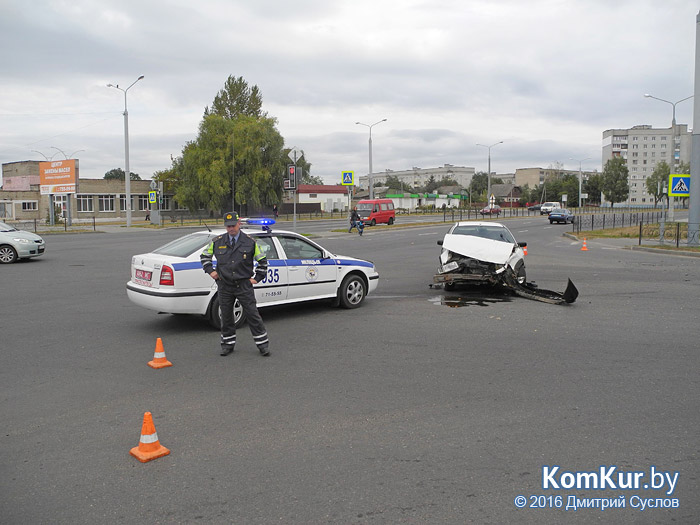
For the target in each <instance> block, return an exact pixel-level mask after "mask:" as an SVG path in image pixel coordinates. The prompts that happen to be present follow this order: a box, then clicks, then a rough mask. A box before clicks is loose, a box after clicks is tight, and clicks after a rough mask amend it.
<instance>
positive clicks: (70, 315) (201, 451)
mask: <svg viewBox="0 0 700 525" xmlns="http://www.w3.org/2000/svg"><path fill="white" fill-rule="evenodd" d="M537 219H538V218H529V219H514V220H509V221H508V225H509V227H511V230H512V231H513V232H514V234H515V235H516V237H517V238H518V239H519V240H524V241H527V242H528V256H527V258H526V264H527V270H528V279H529V280H533V281H536V282H537V284H538V285H539V286H541V287H543V288H549V289H554V290H563V288H564V286H565V284H566V279H567V278H568V277H570V278H571V279H572V280H573V281H574V282H575V284H576V285H577V287H578V289H579V291H580V296H579V300H578V301H577V302H576V303H574V304H573V305H569V306H554V305H549V304H544V303H537V302H533V301H528V300H526V299H522V298H517V297H511V296H508V295H503V294H499V293H483V292H473V291H461V292H459V293H457V292H450V293H447V292H444V291H442V290H438V289H432V288H430V287H429V286H428V285H429V283H430V282H431V278H432V274H433V272H434V270H435V267H436V265H437V256H438V252H439V248H438V247H437V245H436V241H437V240H438V239H441V238H442V235H443V234H444V233H445V231H446V229H447V226H448V225H444V226H443V225H440V226H419V227H415V228H405V229H392V230H387V229H386V228H384V229H382V228H376V229H371V228H370V229H367V230H366V233H365V235H364V236H363V237H359V236H357V235H355V234H353V235H347V234H344V233H329V232H326V233H320V232H319V235H320V238H319V239H318V241H319V242H320V243H321V244H323V245H324V246H325V247H327V248H329V249H330V250H332V251H335V252H337V253H341V254H346V255H353V256H358V257H362V258H367V259H371V260H373V261H374V262H375V263H376V264H377V267H378V269H379V272H380V283H379V287H378V290H377V293H376V294H375V295H373V296H370V297H369V298H368V299H367V300H366V302H365V304H364V305H363V307H362V308H359V309H357V310H342V309H334V308H331V307H329V306H328V305H327V304H326V303H313V304H306V305H302V306H298V305H297V306H286V307H273V308H266V309H263V310H262V314H263V318H264V319H265V322H266V324H267V329H268V332H269V333H270V339H271V350H272V356H271V357H269V358H262V357H260V356H259V355H258V353H257V350H256V349H255V347H254V345H253V342H252V338H251V336H250V332H249V331H248V329H247V327H244V328H243V329H242V331H241V332H240V335H239V343H238V345H237V348H236V352H235V354H234V355H232V356H230V357H227V358H222V357H220V356H219V355H218V351H217V347H218V334H217V333H216V332H215V331H213V330H212V329H211V328H210V327H209V326H208V325H207V324H206V323H205V322H204V321H203V320H202V319H199V318H196V317H190V316H172V315H158V314H156V313H154V312H150V311H146V310H142V309H139V308H137V307H135V306H132V305H131V304H130V302H129V301H128V300H127V298H126V293H125V282H126V281H127V280H128V272H129V262H130V258H131V255H132V254H136V253H141V252H144V251H148V250H149V249H151V248H154V247H156V246H158V245H160V244H164V243H165V242H167V241H169V240H171V239H173V238H176V237H179V236H180V235H182V233H183V231H184V230H177V229H172V230H164V231H157V232H154V231H129V232H127V231H120V232H116V233H108V234H107V233H103V234H100V233H96V234H66V235H50V236H47V252H46V255H45V256H44V257H42V258H40V259H37V260H33V261H29V262H20V263H17V264H13V265H5V266H2V267H0V285H1V287H0V289H2V291H3V301H2V305H1V306H0V319H1V323H0V328H1V335H0V347H1V348H2V350H1V352H2V353H1V355H2V365H3V366H2V367H0V393H1V395H2V421H3V435H2V453H1V454H0V472H2V477H1V478H0V479H1V481H0V495H1V497H0V516H2V521H3V523H52V524H59V523H65V524H68V523H71V524H76V523H90V524H92V523H134V522H144V523H192V522H198V523H237V524H238V523H304V524H310V523H515V522H518V523H562V522H580V523H589V522H601V521H602V522H608V523H610V522H615V523H668V522H671V521H674V522H678V523H697V522H698V521H699V520H700V498H698V496H697V495H698V493H700V481H699V474H700V468H699V467H698V465H699V462H698V459H699V457H698V454H699V446H698V442H699V441H698V434H699V433H700V424H699V421H700V415H699V414H698V391H699V388H698V386H699V383H700V381H699V380H698V370H699V369H700V366H699V364H700V359H699V358H698V351H697V347H698V345H697V340H698V328H697V327H698V321H697V311H698V308H697V299H698V297H699V295H700V294H699V292H700V284H699V283H700V260H699V259H697V258H690V257H678V256H672V255H660V254H653V253H646V252H638V251H631V250H626V249H622V247H621V246H620V245H619V244H617V243H615V242H613V241H605V240H601V241H598V240H595V241H589V242H588V251H585V252H584V251H581V249H580V248H581V244H580V243H578V242H575V241H572V240H570V239H568V238H566V237H564V236H562V235H561V234H562V232H563V231H569V228H568V227H564V226H563V225H561V226H559V227H557V225H552V226H550V225H549V224H548V223H547V222H546V220H541V219H540V220H537ZM299 230H300V231H304V226H300V228H299ZM446 298H449V300H447V299H446ZM448 304H449V305H453V306H448ZM454 305H459V306H456V307H455V306H454ZM158 337H160V338H162V340H163V343H164V347H165V352H166V355H167V358H168V359H169V360H170V361H171V362H172V363H173V364H174V366H173V367H170V368H166V369H162V370H153V369H151V368H150V367H148V366H147V365H146V363H147V362H148V361H149V360H151V359H152V358H153V352H154V348H155V342H156V338H158ZM145 411H150V412H152V413H153V417H154V422H155V425H156V429H157V432H158V437H159V438H160V441H161V443H162V444H163V445H164V446H166V447H168V448H169V449H170V450H171V454H170V455H169V456H167V457H163V458H160V459H157V460H155V461H152V462H150V463H146V464H141V463H140V462H138V461H137V460H136V459H134V458H133V457H131V456H130V455H129V453H128V452H129V449H130V448H132V447H134V446H136V445H137V444H138V440H139V435H140V431H141V422H142V418H143V413H144V412H145ZM553 465H558V466H560V471H559V474H561V473H563V472H570V473H575V472H598V471H599V470H600V468H601V466H606V467H610V466H617V471H624V472H632V471H635V472H642V473H643V475H644V476H645V477H644V478H642V481H647V482H649V481H650V480H651V478H650V469H651V468H652V466H654V468H655V469H656V470H661V471H664V472H670V473H678V478H677V482H676V484H675V487H674V491H673V493H672V494H666V492H667V490H668V486H665V487H664V489H651V488H649V489H644V488H643V486H640V487H639V488H637V489H626V490H622V489H620V488H616V489H614V490H592V489H588V490H586V489H585V488H581V489H576V488H569V489H565V488H562V487H560V488H559V489H558V490H556V489H555V488H548V489H544V488H543V481H544V480H543V467H544V466H553ZM617 471H616V472H617ZM616 476H617V474H615V479H617V478H616ZM557 479H559V481H562V480H563V481H564V482H566V481H567V479H568V478H565V477H564V478H557ZM519 495H522V496H525V497H526V501H527V507H526V508H523V509H518V508H516V505H515V504H514V501H515V499H516V497H517V496H519ZM538 495H543V496H546V497H550V496H551V498H550V499H549V500H548V501H543V500H542V499H539V500H535V499H532V496H538ZM556 496H562V498H563V503H562V506H561V507H560V508H557V507H556V503H557V500H556ZM569 496H574V497H577V498H581V499H586V498H589V499H596V498H605V499H606V500H608V498H610V499H613V500H615V499H619V497H620V496H623V498H625V503H626V507H625V508H618V509H607V510H605V511H601V510H600V508H581V509H579V510H577V511H573V510H569V511H566V510H565V506H566V504H567V503H568V502H569V501H568V497H569ZM633 497H637V498H638V499H637V500H634V503H637V501H639V498H642V499H644V500H646V499H648V498H652V501H654V502H659V501H660V502H661V503H654V504H659V505H662V504H665V503H664V502H665V501H666V500H669V503H668V504H669V505H671V504H672V502H671V501H670V500H671V499H676V500H677V503H678V506H677V508H662V509H656V508H654V509H646V510H643V511H642V510H641V509H640V508H639V507H636V508H633V506H632V501H631V500H632V498H633ZM608 501H609V500H608ZM533 502H535V503H536V502H539V503H543V502H544V503H546V504H547V505H549V504H551V505H552V506H553V508H530V505H531V504H532V503H533Z"/></svg>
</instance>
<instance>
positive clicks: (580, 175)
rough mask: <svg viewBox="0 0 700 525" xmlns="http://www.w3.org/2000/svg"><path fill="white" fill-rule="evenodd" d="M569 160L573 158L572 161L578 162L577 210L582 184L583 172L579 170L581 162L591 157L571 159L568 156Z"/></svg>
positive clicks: (579, 204)
mask: <svg viewBox="0 0 700 525" xmlns="http://www.w3.org/2000/svg"><path fill="white" fill-rule="evenodd" d="M569 160H573V161H574V162H578V209H579V211H580V210H581V189H582V186H583V185H582V184H581V181H582V180H583V172H582V171H581V164H582V163H583V161H585V160H591V157H586V158H585V159H581V160H578V159H573V158H571V157H569Z"/></svg>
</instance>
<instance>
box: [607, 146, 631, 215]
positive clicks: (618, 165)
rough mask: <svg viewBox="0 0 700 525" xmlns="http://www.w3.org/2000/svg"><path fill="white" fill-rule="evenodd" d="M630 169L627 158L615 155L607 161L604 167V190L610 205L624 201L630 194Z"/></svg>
mask: <svg viewBox="0 0 700 525" xmlns="http://www.w3.org/2000/svg"><path fill="white" fill-rule="evenodd" d="M628 178H629V170H628V169H627V164H626V163H625V159H623V158H622V157H615V158H612V159H610V160H609V161H607V162H606V163H605V168H603V180H602V183H603V184H602V190H603V194H604V195H605V198H606V199H607V200H608V201H610V206H614V204H615V203H616V202H623V201H624V200H625V199H626V198H627V197H628V196H629V182H628Z"/></svg>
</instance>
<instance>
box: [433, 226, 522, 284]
mask: <svg viewBox="0 0 700 525" xmlns="http://www.w3.org/2000/svg"><path fill="white" fill-rule="evenodd" d="M440 263H441V264H440V265H439V266H438V269H437V273H436V275H435V276H434V277H433V281H434V282H436V283H445V284H460V283H463V284H500V283H504V282H505V281H504V273H505V272H512V273H513V275H515V276H516V279H517V276H518V274H521V277H522V278H521V280H522V281H524V280H525V279H524V263H523V250H522V248H520V247H519V246H517V245H514V244H511V243H507V242H502V241H497V240H492V239H483V238H481V237H476V236H472V235H451V234H447V235H445V238H444V239H443V242H442V252H441V253H440ZM516 268H517V269H516ZM521 268H522V270H521Z"/></svg>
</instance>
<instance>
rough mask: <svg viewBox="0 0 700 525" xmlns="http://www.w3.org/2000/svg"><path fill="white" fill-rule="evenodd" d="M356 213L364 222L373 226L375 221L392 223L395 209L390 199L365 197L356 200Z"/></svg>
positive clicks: (394, 217)
mask: <svg viewBox="0 0 700 525" xmlns="http://www.w3.org/2000/svg"><path fill="white" fill-rule="evenodd" d="M357 213H358V214H359V215H360V219H362V221H363V222H364V223H365V224H369V225H370V226H375V225H376V224H377V223H386V224H389V225H392V224H394V221H395V220H396V211H395V210H394V201H392V200H391V199H365V200H361V201H358V203H357Z"/></svg>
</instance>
